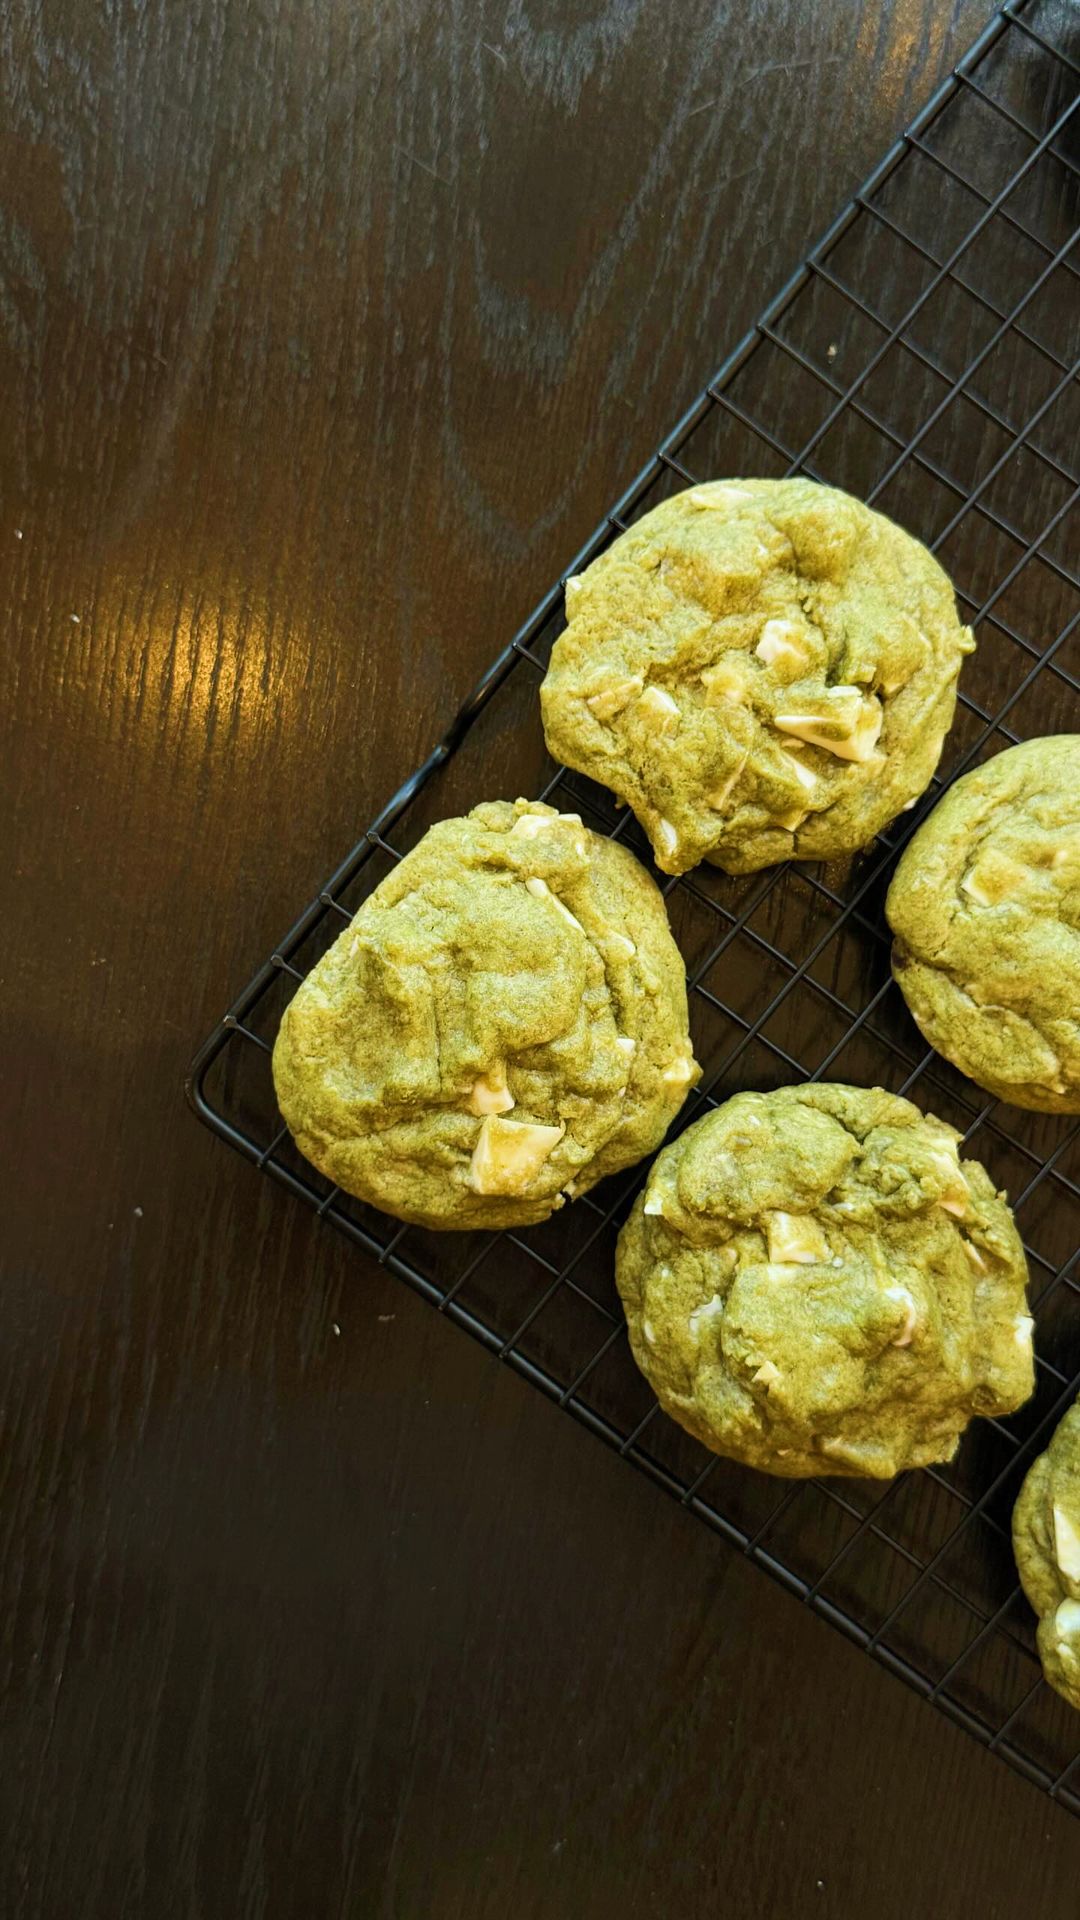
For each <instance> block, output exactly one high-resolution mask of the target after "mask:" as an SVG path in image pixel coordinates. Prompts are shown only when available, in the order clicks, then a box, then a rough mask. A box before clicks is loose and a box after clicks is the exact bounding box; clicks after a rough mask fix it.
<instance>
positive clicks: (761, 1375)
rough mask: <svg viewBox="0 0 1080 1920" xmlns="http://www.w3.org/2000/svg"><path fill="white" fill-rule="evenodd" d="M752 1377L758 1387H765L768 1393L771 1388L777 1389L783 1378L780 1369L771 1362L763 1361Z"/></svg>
mask: <svg viewBox="0 0 1080 1920" xmlns="http://www.w3.org/2000/svg"><path fill="white" fill-rule="evenodd" d="M752 1377H753V1381H754V1385H755V1386H756V1387H764V1388H765V1389H766V1391H767V1390H768V1388H769V1387H775V1385H776V1383H777V1381H778V1380H779V1379H780V1378H781V1373H780V1369H779V1367H777V1366H774V1364H773V1362H772V1361H771V1360H763V1361H762V1363H761V1365H760V1367H759V1368H758V1370H757V1372H756V1373H755V1374H754V1375H753V1376H752Z"/></svg>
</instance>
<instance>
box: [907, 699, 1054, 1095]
mask: <svg viewBox="0 0 1080 1920" xmlns="http://www.w3.org/2000/svg"><path fill="white" fill-rule="evenodd" d="M886 914H887V916H888V920H889V924H890V926H891V927H892V931H893V936H894V944H893V972H894V974H895V976H896V979H897V981H898V982H899V985H900V990H901V992H902V993H903V995H904V998H905V1000H906V1001H907V1003H908V1006H909V1008H910V1009H911V1013H912V1016H913V1018H914V1019H915V1020H916V1021H917V1022H918V1025H919V1027H920V1028H921V1029H922V1032H923V1033H924V1034H925V1035H926V1038H927V1039H928V1040H929V1042H930V1045H931V1046H932V1047H936V1048H937V1050H938V1052H939V1053H942V1054H944V1055H945V1058H946V1059H947V1060H951V1061H952V1063H953V1065H954V1066H956V1067H959V1068H960V1071H961V1073H966V1074H967V1076H968V1078H969V1079H971V1080H974V1081H975V1082H976V1084H977V1085H978V1086H980V1087H984V1088H985V1089H986V1091H987V1092H988V1093H993V1094H996V1095H997V1097H998V1099H999V1100H1008V1101H1011V1103H1012V1105H1013V1106H1016V1107H1031V1108H1036V1109H1039V1110H1041V1111H1042V1112H1044V1113H1080V1024H1078V1022H1077V1013H1078V1011H1080V734H1075V733H1061V734H1056V735H1054V736H1053V737H1051V738H1050V739H1041V740H1025V741H1024V742H1023V744H1022V745H1020V746H1018V747H1009V748H1008V749H1007V751H1006V752H1004V753H999V754H996V755H995V757H994V758H993V759H992V760H988V761H987V762H986V764H985V766H981V767H976V768H975V770H974V772H972V773H966V774H964V776H963V778H962V779H960V780H958V781H957V782H956V785H955V786H953V787H951V788H950V789H949V792H948V793H947V794H946V795H945V798H944V799H943V800H942V801H941V802H940V803H939V804H938V806H936V807H935V808H934V811H933V813H932V814H931V815H930V818H929V819H928V820H927V821H926V823H925V825H924V826H922V827H920V828H919V831H918V833H916V835H915V836H914V838H913V840H912V841H911V843H910V845H909V846H908V847H907V848H906V850H905V852H904V856H903V859H902V860H901V861H900V864H899V866H898V867H897V869H896V876H895V878H894V880H893V883H892V886H891V887H890V889H889V897H888V900H887V902H886Z"/></svg>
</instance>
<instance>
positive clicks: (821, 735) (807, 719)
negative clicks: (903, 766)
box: [773, 687, 883, 762]
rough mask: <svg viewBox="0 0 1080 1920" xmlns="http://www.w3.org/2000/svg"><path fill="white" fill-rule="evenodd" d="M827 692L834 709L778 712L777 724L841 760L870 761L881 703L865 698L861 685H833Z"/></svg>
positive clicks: (874, 744)
mask: <svg viewBox="0 0 1080 1920" xmlns="http://www.w3.org/2000/svg"><path fill="white" fill-rule="evenodd" d="M827 694H828V697H829V701H830V706H831V708H832V710H831V711H830V710H829V709H826V710H825V711H823V712H820V713H778V714H777V715H776V718H775V720H774V722H773V724H774V726H776V727H778V728H779V729H780V732H781V733H790V734H793V735H794V736H795V738H796V739H797V740H805V741H806V743H807V745H808V746H811V747H821V748H822V749H823V750H824V752H826V753H832V754H835V756H836V758H837V759H838V760H852V761H861V762H865V761H869V760H870V759H872V758H873V754H874V749H875V747H876V746H877V742H878V735H879V734H880V732H881V723H882V719H883V714H882V709H881V702H880V701H879V700H873V699H871V700H864V699H863V696H862V694H861V693H860V692H859V689H858V687H829V688H828V689H827Z"/></svg>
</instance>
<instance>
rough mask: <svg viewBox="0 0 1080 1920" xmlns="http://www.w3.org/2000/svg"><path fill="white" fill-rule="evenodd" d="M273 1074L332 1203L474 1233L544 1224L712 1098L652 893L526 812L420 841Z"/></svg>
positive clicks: (377, 900) (561, 819)
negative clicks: (696, 1089) (332, 1186)
mask: <svg viewBox="0 0 1080 1920" xmlns="http://www.w3.org/2000/svg"><path fill="white" fill-rule="evenodd" d="M273 1071H274V1084H275V1088H276V1091H277V1097H278V1103H279V1105H280V1107H281V1111H282V1114H283V1116H284V1118H285V1120H286V1122H287V1123H288V1126H289V1129H290V1131H291V1133H292V1134H293V1136H294V1137H295V1139H296V1142H297V1145H298V1146H299V1148H300V1150H301V1152H302V1153H304V1154H305V1155H306V1156H307V1158H308V1159H309V1160H310V1161H311V1162H312V1163H313V1164H314V1165H315V1166H316V1167H318V1168H319V1169H320V1170H321V1171H322V1172H323V1173H325V1174H327V1175H328V1176H329V1178H330V1179H331V1180H333V1181H334V1182H335V1183H336V1184H337V1185H338V1186H340V1187H342V1188H344V1190H345V1191H346V1192H347V1193H353V1194H357V1195H358V1196H359V1197H360V1198H361V1199H362V1200H366V1201H368V1202H369V1203H370V1204H371V1205H372V1206H375V1207H380V1208H382V1209H383V1211H384V1212H386V1213H392V1214H394V1215H396V1216H397V1218H398V1219H401V1220H408V1221H412V1222H415V1223H417V1224H419V1225H422V1226H429V1227H460V1228H467V1227H504V1226H521V1225H528V1224H530V1223H531V1222H534V1221H538V1220H543V1219H546V1218H547V1216H548V1214H550V1213H551V1212H552V1211H553V1210H554V1209H555V1208H556V1207H559V1206H561V1205H562V1204H563V1199H564V1197H567V1198H572V1197H573V1196H574V1195H576V1194H579V1193H583V1192H584V1191H585V1190H586V1189H587V1188H589V1187H591V1186H593V1185H594V1184H595V1182H596V1181H597V1180H600V1179H603V1177H604V1176H605V1175H606V1174H610V1173H617V1172H618V1171H619V1170H620V1169H621V1168H623V1167H627V1166H631V1165H632V1164H633V1163H634V1162H635V1161H636V1160H639V1159H641V1157H642V1156H643V1155H644V1154H646V1153H649V1152H651V1151H652V1149H653V1148H654V1147H656V1146H658V1145H659V1143H660V1141H661V1140H662V1139H663V1137H664V1134H665V1133H666V1131H667V1128H668V1126H669V1125H670V1123H671V1121H672V1119H673V1118H674V1116H675V1114H676V1113H677V1112H678V1110H679V1108H680V1107H681V1105H682V1103H683V1100H684V1099H685V1097H686V1095H687V1093H688V1092H689V1090H690V1088H691V1087H692V1086H693V1084H694V1082H695V1081H696V1080H697V1079H698V1077H699V1069H698V1067H697V1065H696V1064H695V1062H694V1058H693V1054H692V1052H691V1046H690V1039H689V1031H688V1026H687V1006H686V974H685V970H684V967H683V963H682V959H681V956H680V954H679V950H678V948H677V947H676V945H675V942H674V940H673V939H672V936H671V931H670V928H669V926H668V921H667V913H666V911H665V908H664V903H663V900H662V898H661V896H660V893H659V891H658V890H657V888H656V886H655V885H654V884H653V882H652V880H651V879H650V878H649V876H648V874H646V872H645V871H644V868H643V867H641V866H640V865H639V863H638V861H636V860H635V859H634V857H633V855H632V854H630V853H628V852H627V851H626V849H625V848H624V847H621V846H618V845H616V844H614V843H612V842H611V841H609V840H605V839H603V838H601V837H600V836H599V835H598V834H594V833H591V832H590V831H589V829H588V828H587V827H584V826H583V825H582V823H581V820H580V818H579V817H578V816H577V815H576V814H560V813H557V812H556V811H555V810H554V809H553V808H551V807H546V806H542V805H539V804H536V805H532V804H529V803H528V802H526V801H524V800H519V801H517V802H515V803H514V804H513V805H510V804H509V803H508V802H505V801H493V802H490V803H488V804H486V805H483V806H479V807H475V808H474V809H473V811H472V812H471V813H470V814H468V815H467V816H465V817H464V818H462V819H453V820H443V821H441V822H440V823H439V824H438V825H437V826H434V827H432V828H431V830H430V831H429V832H428V833H427V834H425V836H424V838H423V840H422V841H421V842H420V843H419V845H418V846H417V847H415V848H414V849H413V851H412V852H411V853H409V854H407V855H406V856H405V858H404V859H403V860H402V861H401V863H400V865H399V866H397V867H396V868H395V869H394V871H393V872H392V873H391V874H390V875H389V876H388V877H387V879H385V880H384V881H383V882H382V883H381V885H380V886H378V887H377V888H376V889H375V891H374V892H373V893H372V895H371V896H370V898H369V899H368V900H366V901H365V902H364V904H363V906H362V907H361V908H360V911H359V913H358V914H357V915H356V917H355V919H354V920H353V921H352V922H351V924H350V925H349V926H348V927H346V929H345V931H344V932H343V933H342V934H341V935H339V937H338V939H337V940H336V941H335V942H334V945H333V946H332V947H331V948H330V949H329V951H328V952H327V953H326V954H324V956H323V957H322V959H321V960H320V961H319V962H318V963H317V965H316V966H315V967H314V968H313V969H312V971H311V973H309V974H308V976H307V978H306V979H305V980H304V982H303V984H302V985H301V986H300V987H299V988H298V989H297V991H296V994H295V996H294V998H293V999H292V1001H291V1002H290V1004H289V1006H288V1007H287V1008H286V1010H285V1014H284V1016H283V1018H282V1022H281V1027H280V1030H279V1032H278V1037H277V1042H276V1044H275V1047H274V1057H273Z"/></svg>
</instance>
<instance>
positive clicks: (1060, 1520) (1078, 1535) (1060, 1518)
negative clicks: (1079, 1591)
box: [1054, 1507, 1080, 1581]
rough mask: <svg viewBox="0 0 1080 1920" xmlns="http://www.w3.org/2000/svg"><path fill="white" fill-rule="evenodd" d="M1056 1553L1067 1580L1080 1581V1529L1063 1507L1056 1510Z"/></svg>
mask: <svg viewBox="0 0 1080 1920" xmlns="http://www.w3.org/2000/svg"><path fill="white" fill-rule="evenodd" d="M1054 1553H1055V1554H1056V1556H1057V1563H1058V1566H1059V1567H1060V1568H1061V1571H1062V1573H1063V1574H1064V1575H1065V1578H1066V1580H1074V1581H1080V1528H1078V1527H1077V1526H1076V1523H1075V1522H1074V1521H1072V1520H1070V1518H1069V1516H1068V1514H1067V1513H1065V1512H1064V1511H1063V1510H1062V1508H1061V1507H1055V1508H1054Z"/></svg>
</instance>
